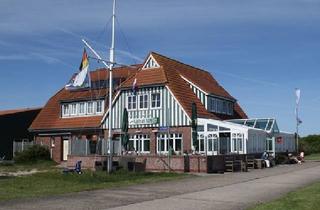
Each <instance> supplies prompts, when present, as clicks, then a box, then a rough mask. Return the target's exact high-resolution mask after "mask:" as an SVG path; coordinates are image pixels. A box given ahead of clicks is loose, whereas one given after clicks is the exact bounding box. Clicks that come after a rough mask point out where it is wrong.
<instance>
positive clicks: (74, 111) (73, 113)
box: [71, 104, 77, 115]
mask: <svg viewBox="0 0 320 210" xmlns="http://www.w3.org/2000/svg"><path fill="white" fill-rule="evenodd" d="M76 114H77V104H71V115H76Z"/></svg>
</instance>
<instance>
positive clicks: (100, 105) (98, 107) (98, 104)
mask: <svg viewBox="0 0 320 210" xmlns="http://www.w3.org/2000/svg"><path fill="white" fill-rule="evenodd" d="M101 112H103V110H102V101H97V113H101Z"/></svg>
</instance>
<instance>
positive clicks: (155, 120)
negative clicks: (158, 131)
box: [129, 117, 159, 125]
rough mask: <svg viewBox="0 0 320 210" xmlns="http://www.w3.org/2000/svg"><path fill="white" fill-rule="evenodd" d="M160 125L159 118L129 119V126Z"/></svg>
mask: <svg viewBox="0 0 320 210" xmlns="http://www.w3.org/2000/svg"><path fill="white" fill-rule="evenodd" d="M157 123H159V117H144V118H134V119H129V125H149V124H157Z"/></svg>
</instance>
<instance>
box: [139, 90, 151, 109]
mask: <svg viewBox="0 0 320 210" xmlns="http://www.w3.org/2000/svg"><path fill="white" fill-rule="evenodd" d="M138 96H139V97H138V98H139V102H138V105H139V110H146V109H149V102H150V101H149V98H150V97H149V94H147V93H143V94H140V95H138ZM145 96H147V106H146V107H144V105H145V103H146V101H145ZM141 97H142V99H143V100H142V104H143V107H142V108H141V107H140V105H141Z"/></svg>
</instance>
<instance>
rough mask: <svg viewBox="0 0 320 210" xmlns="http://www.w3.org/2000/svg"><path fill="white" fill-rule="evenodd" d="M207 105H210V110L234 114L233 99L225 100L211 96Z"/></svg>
mask: <svg viewBox="0 0 320 210" xmlns="http://www.w3.org/2000/svg"><path fill="white" fill-rule="evenodd" d="M207 105H208V110H209V111H210V112H216V113H220V114H228V115H233V102H232V101H228V100H223V99H219V98H215V97H212V96H209V97H208V104H207Z"/></svg>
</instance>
